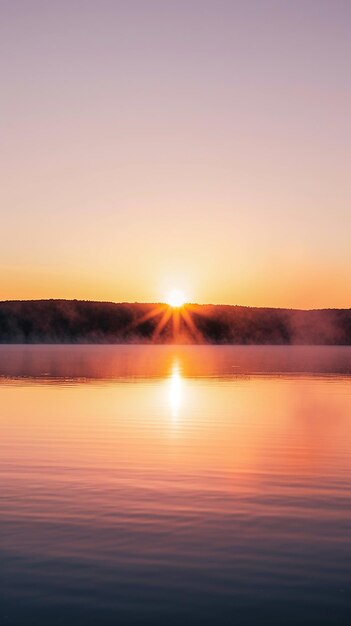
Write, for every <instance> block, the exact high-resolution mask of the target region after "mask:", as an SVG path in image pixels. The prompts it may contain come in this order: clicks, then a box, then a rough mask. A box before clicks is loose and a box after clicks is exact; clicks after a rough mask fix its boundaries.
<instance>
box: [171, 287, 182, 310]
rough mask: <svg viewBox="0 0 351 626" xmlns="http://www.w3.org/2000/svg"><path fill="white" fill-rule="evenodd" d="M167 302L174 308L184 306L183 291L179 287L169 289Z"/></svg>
mask: <svg viewBox="0 0 351 626" xmlns="http://www.w3.org/2000/svg"><path fill="white" fill-rule="evenodd" d="M167 304H169V306H171V307H173V308H174V309H179V308H180V307H182V306H184V304H185V296H184V293H183V292H182V291H180V290H179V289H173V291H170V293H169V294H168V298H167Z"/></svg>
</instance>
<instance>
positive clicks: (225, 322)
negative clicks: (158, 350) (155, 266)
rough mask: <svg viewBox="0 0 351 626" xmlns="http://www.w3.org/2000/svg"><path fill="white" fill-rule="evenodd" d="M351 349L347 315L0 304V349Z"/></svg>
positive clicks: (72, 302)
mask: <svg viewBox="0 0 351 626" xmlns="http://www.w3.org/2000/svg"><path fill="white" fill-rule="evenodd" d="M149 342H154V343H172V342H177V343H214V344H275V345H278V344H319V345H323V344H324V345H351V309H322V310H311V311H300V310H292V309H272V308H251V307H243V306H223V305H198V304H196V305H195V304H192V305H187V306H186V307H185V309H184V312H182V310H180V311H177V310H176V311H173V310H171V309H170V308H169V307H168V306H167V305H162V304H139V303H133V304H132V303H121V304H114V303H110V302H86V301H78V300H33V301H6V302H0V343H149Z"/></svg>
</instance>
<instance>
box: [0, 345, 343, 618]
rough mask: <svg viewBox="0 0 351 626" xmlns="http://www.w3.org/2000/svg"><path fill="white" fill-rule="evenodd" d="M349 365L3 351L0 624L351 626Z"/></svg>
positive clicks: (158, 351) (187, 350) (300, 353)
mask: <svg viewBox="0 0 351 626" xmlns="http://www.w3.org/2000/svg"><path fill="white" fill-rule="evenodd" d="M350 383H351V348H349V347H332V346H331V347H283V346H280V347H269V346H259V347H257V346H256V347H254V346H247V347H240V346H237V347H229V346H227V347H214V346H211V347H209V346H157V347H156V346H2V347H1V348H0V406H1V420H0V481H1V486H2V488H1V492H0V559H1V569H0V623H1V624H5V625H11V626H22V625H23V624H26V625H27V624H28V625H30V626H32V625H33V626H34V625H35V626H44V624H45V626H46V625H47V624H50V626H58V625H61V624H75V625H80V624H81V625H88V626H90V625H92V624H108V625H109V624H117V623H120V624H127V625H128V624H166V623H167V624H184V623H189V624H220V625H221V624H223V625H224V624H228V625H229V624H234V623H237V624H240V625H242V624H243V625H250V626H251V625H256V624H273V625H275V624H276V625H278V624H279V626H281V625H282V624H288V625H295V624H302V623H306V624H312V625H316V626H317V625H327V624H328V625H329V624H330V625H333V626H334V625H344V624H345V625H346V624H349V623H350V621H351V600H350V598H351V565H350V563H351V523H350V510H351V488H350V477H351V384H350Z"/></svg>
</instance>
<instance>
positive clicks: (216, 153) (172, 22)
mask: <svg viewBox="0 0 351 626" xmlns="http://www.w3.org/2000/svg"><path fill="white" fill-rule="evenodd" d="M350 18H351V4H350V3H349V2H345V1H343V0H333V1H332V2H331V1H324V0H318V1H317V0H310V1H307V2H302V1H296V2H285V1H278V0H276V1H270V0H265V1H264V2H262V1H260V0H256V1H255V0H248V1H245V2H244V1H241V2H239V1H229V0H228V1H224V0H218V1H216V2H213V1H208V0H197V1H194V0H189V1H187V2H176V1H168V0H158V1H155V0H147V1H146V0H131V1H129V2H116V1H112V0H111V1H107V0H100V1H99V2H92V1H90V0H84V1H79V0H70V1H67V0H63V1H61V2H45V1H36V0H31V1H30V2H27V1H24V0H23V1H19V0H1V2H0V42H1V43H0V46H1V56H0V66H1V93H2V96H1V120H2V129H1V140H2V151H1V152H2V173H3V174H2V176H3V178H2V183H1V188H0V197H1V229H0V299H2V300H4V299H29V298H80V299H94V300H111V301H135V300H137V301H146V302H155V301H156V302H159V301H162V300H163V299H164V298H165V294H167V292H168V291H169V290H170V289H171V288H173V287H181V289H183V290H184V293H185V295H186V299H187V300H188V301H191V302H200V303H209V302H212V303H228V304H242V305H253V306H283V307H296V308H318V307H347V306H350V301H351V281H350V278H349V277H350V273H351V255H350V231H351V212H350V200H351V191H350V169H349V164H350V157H351V154H350V125H349V111H350V108H351V102H350V82H351V81H350V68H349V63H350V54H351V38H350Z"/></svg>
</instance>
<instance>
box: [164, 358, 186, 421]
mask: <svg viewBox="0 0 351 626" xmlns="http://www.w3.org/2000/svg"><path fill="white" fill-rule="evenodd" d="M183 386H184V381H183V377H182V370H181V367H180V364H179V362H178V361H174V363H173V365H172V370H171V375H170V378H169V388H168V401H169V406H170V409H171V415H172V418H173V420H177V418H178V417H179V412H180V409H181V407H182V404H183V396H184V389H183Z"/></svg>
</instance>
